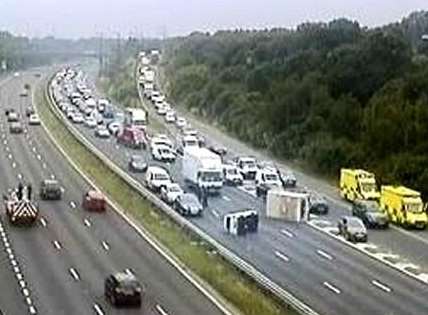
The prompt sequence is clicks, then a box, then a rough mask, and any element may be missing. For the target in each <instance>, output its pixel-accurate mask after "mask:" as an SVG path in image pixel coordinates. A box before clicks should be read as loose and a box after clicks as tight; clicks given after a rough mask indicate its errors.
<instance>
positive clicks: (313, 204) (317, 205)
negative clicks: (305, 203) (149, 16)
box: [309, 193, 329, 215]
mask: <svg viewBox="0 0 428 315" xmlns="http://www.w3.org/2000/svg"><path fill="white" fill-rule="evenodd" d="M309 204H310V206H309V212H310V213H313V214H324V215H325V214H328V210H329V207H328V204H327V200H325V198H324V197H323V196H321V195H319V194H316V193H310V194H309Z"/></svg>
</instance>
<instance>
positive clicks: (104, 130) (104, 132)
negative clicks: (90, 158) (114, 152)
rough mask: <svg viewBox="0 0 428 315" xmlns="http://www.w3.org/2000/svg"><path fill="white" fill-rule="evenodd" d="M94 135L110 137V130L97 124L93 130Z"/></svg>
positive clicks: (104, 137)
mask: <svg viewBox="0 0 428 315" xmlns="http://www.w3.org/2000/svg"><path fill="white" fill-rule="evenodd" d="M95 136H96V137H98V138H103V139H107V138H110V132H109V131H108V129H107V128H106V127H105V126H98V127H97V130H95Z"/></svg>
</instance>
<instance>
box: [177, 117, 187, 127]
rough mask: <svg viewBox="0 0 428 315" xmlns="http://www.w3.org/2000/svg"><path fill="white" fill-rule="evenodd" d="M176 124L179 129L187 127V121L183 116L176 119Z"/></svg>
mask: <svg viewBox="0 0 428 315" xmlns="http://www.w3.org/2000/svg"><path fill="white" fill-rule="evenodd" d="M175 125H176V126H177V128H178V129H182V128H184V127H186V125H187V121H186V119H184V118H183V117H177V119H176V120H175Z"/></svg>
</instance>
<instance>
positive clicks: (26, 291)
mask: <svg viewBox="0 0 428 315" xmlns="http://www.w3.org/2000/svg"><path fill="white" fill-rule="evenodd" d="M22 294H24V296H25V297H29V296H30V291H28V289H27V288H25V289H24V290H22Z"/></svg>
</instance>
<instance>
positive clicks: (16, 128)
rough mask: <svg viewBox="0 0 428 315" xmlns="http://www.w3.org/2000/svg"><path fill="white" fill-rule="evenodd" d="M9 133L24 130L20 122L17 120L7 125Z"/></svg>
mask: <svg viewBox="0 0 428 315" xmlns="http://www.w3.org/2000/svg"><path fill="white" fill-rule="evenodd" d="M9 131H10V133H14V134H18V133H22V132H23V131H24V128H23V127H22V124H21V123H20V122H19V121H16V122H13V123H11V124H10V126H9Z"/></svg>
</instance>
